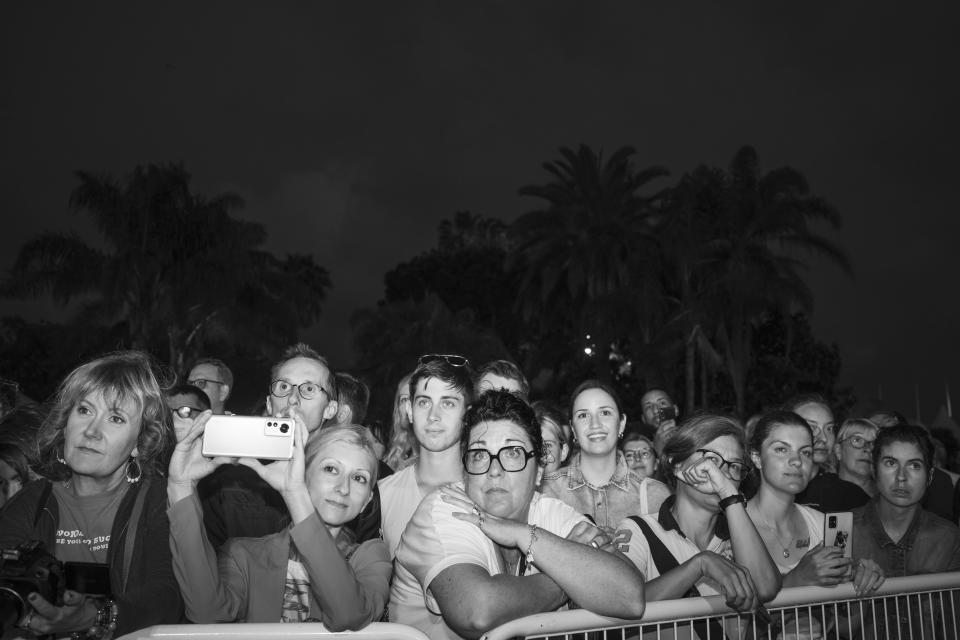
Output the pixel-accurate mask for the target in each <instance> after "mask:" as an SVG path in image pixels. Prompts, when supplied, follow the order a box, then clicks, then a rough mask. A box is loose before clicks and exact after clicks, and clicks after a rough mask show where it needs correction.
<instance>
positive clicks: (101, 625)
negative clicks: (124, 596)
mask: <svg viewBox="0 0 960 640" xmlns="http://www.w3.org/2000/svg"><path fill="white" fill-rule="evenodd" d="M119 616H120V611H119V609H117V603H116V602H114V601H113V600H107V601H106V602H104V604H103V606H102V607H100V608H99V609H97V619H96V620H95V621H94V623H93V626H92V627H90V628H89V629H87V631H86V632H82V631H76V632H74V633H72V634H71V635H70V637H71V639H72V640H110V638H112V637H113V632H114V631H116V630H117V618H118V617H119Z"/></svg>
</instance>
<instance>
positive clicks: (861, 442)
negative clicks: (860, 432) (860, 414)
mask: <svg viewBox="0 0 960 640" xmlns="http://www.w3.org/2000/svg"><path fill="white" fill-rule="evenodd" d="M840 442H849V443H850V446H851V447H853V448H854V449H866V450H867V451H872V450H873V442H874V441H873V440H867V439H866V438H864V437H863V436H847V437H846V438H841V439H840Z"/></svg>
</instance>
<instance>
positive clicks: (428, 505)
mask: <svg viewBox="0 0 960 640" xmlns="http://www.w3.org/2000/svg"><path fill="white" fill-rule="evenodd" d="M461 443H462V445H463V449H464V454H463V461H464V470H465V472H466V474H465V479H464V481H463V483H462V484H461V483H456V484H454V485H448V486H446V487H443V488H441V489H440V490H438V491H436V492H434V493H432V494H430V495H428V496H427V497H426V498H424V500H423V502H421V503H420V506H419V507H418V508H417V511H416V513H415V514H414V516H413V519H412V520H411V521H410V523H409V524H408V525H407V528H406V531H404V534H403V538H402V539H401V541H400V547H399V549H398V551H397V570H396V571H397V573H396V576H395V578H394V583H393V586H392V588H391V592H390V620H391V621H392V622H398V623H403V624H408V625H412V626H414V627H417V628H418V629H420V630H421V631H423V632H424V633H426V634H427V635H428V636H430V637H431V638H433V639H435V640H436V639H438V638H459V637H468V638H476V637H478V636H479V635H481V634H482V633H484V632H485V631H487V630H489V629H491V628H493V627H495V626H497V625H499V624H502V623H504V622H507V621H509V620H512V619H514V618H519V617H521V616H525V615H530V614H533V613H540V612H543V611H551V610H554V609H558V608H560V607H561V606H563V605H565V604H566V603H567V602H568V600H569V601H573V602H574V603H576V604H577V605H579V606H581V607H583V608H585V609H589V610H591V611H595V612H597V613H599V614H602V615H610V616H619V617H624V618H637V617H640V616H641V615H642V614H643V609H644V595H643V578H642V576H641V574H640V572H639V571H637V570H636V569H635V568H634V567H632V566H631V565H630V564H629V563H628V562H626V561H625V560H624V559H623V558H618V557H615V556H614V555H613V554H612V553H609V552H608V551H609V550H612V549H609V550H602V549H600V548H598V547H600V546H601V542H600V541H599V540H598V539H597V538H600V540H602V539H603V537H602V536H603V534H602V532H601V531H600V530H599V529H597V528H596V527H595V526H593V525H591V524H590V523H589V522H588V521H587V520H586V519H585V518H584V517H583V516H582V515H581V514H579V513H577V512H576V511H574V510H573V509H572V508H570V507H569V506H567V505H566V504H564V503H562V502H560V501H559V500H554V499H552V498H548V497H545V496H543V495H541V494H539V493H537V492H536V490H535V487H536V483H537V476H538V475H539V474H540V469H541V465H542V464H543V462H542V459H543V440H542V437H541V432H540V425H539V424H537V420H536V416H535V415H534V412H533V409H531V408H530V407H529V406H528V405H527V404H526V403H525V402H524V401H523V400H521V399H520V398H519V397H517V396H515V395H514V394H512V393H509V392H507V391H499V390H497V391H489V392H487V393H485V394H483V395H482V396H481V397H480V398H479V399H478V400H477V401H476V402H475V403H474V404H473V405H472V406H471V407H470V409H469V410H468V412H467V414H466V416H465V418H464V428H463V434H462V439H461ZM585 543H588V544H585Z"/></svg>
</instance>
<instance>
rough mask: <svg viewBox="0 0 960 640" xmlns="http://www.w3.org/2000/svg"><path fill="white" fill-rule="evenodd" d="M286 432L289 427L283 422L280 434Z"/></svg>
mask: <svg viewBox="0 0 960 640" xmlns="http://www.w3.org/2000/svg"><path fill="white" fill-rule="evenodd" d="M288 431H290V425H289V424H287V423H286V422H284V423H283V424H281V425H280V433H286V432H288Z"/></svg>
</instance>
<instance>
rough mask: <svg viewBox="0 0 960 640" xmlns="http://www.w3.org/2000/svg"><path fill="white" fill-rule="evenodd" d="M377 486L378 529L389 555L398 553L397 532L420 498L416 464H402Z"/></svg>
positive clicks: (405, 524) (421, 494)
mask: <svg viewBox="0 0 960 640" xmlns="http://www.w3.org/2000/svg"><path fill="white" fill-rule="evenodd" d="M377 488H378V489H380V533H381V536H382V537H383V541H384V542H386V543H387V550H388V551H389V552H390V557H391V558H393V557H395V556H396V555H397V547H399V546H400V536H402V535H403V530H404V529H405V528H406V527H407V523H408V522H410V518H412V517H413V513H414V512H415V511H416V510H417V507H418V506H420V501H421V500H423V492H421V491H420V485H419V484H418V483H417V471H416V465H410V466H409V467H404V468H403V469H401V470H400V471H397V472H396V473H395V474H393V475H392V476H389V477H387V478H384V479H383V480H381V481H380V482H378V483H377Z"/></svg>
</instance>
